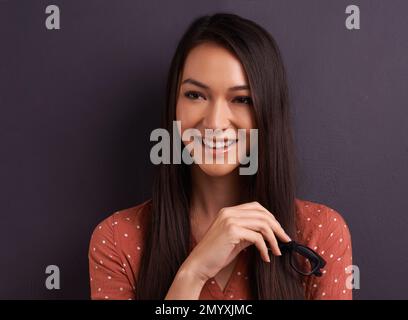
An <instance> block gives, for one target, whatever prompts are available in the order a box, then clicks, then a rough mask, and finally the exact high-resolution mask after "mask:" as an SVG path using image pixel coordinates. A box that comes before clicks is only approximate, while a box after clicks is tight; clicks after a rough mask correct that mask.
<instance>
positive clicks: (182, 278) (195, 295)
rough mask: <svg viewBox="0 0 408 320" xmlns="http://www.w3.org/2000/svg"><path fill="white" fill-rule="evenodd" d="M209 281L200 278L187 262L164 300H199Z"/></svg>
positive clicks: (179, 271)
mask: <svg viewBox="0 0 408 320" xmlns="http://www.w3.org/2000/svg"><path fill="white" fill-rule="evenodd" d="M206 281H207V279H205V278H204V277H200V276H199V275H198V274H197V273H196V272H195V271H194V269H193V267H192V265H191V264H190V263H189V262H188V261H187V260H186V261H185V262H184V263H183V264H182V266H181V267H180V269H179V270H178V272H177V274H176V276H175V277H174V280H173V283H172V284H171V287H170V289H169V291H168V292H167V295H166V297H165V298H164V300H199V298H200V293H201V290H202V288H203V286H204V284H205V282H206Z"/></svg>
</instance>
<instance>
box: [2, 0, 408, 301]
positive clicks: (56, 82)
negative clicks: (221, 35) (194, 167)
mask: <svg viewBox="0 0 408 320" xmlns="http://www.w3.org/2000/svg"><path fill="white" fill-rule="evenodd" d="M49 4H56V5H58V6H59V7H60V9H61V30H58V31H48V30H46V28H45V25H44V22H45V18H46V15H45V12H44V10H45V7H46V6H47V5H49ZM349 4H356V5H359V7H360V10H361V29H360V30H358V31H356V30H355V31H349V30H347V29H346V28H345V25H344V21H345V18H346V14H345V8H346V6H347V5H349ZM216 11H227V12H234V13H238V14H240V15H242V16H244V17H247V18H250V19H253V20H255V21H256V22H258V23H259V24H261V25H262V26H264V27H265V28H267V29H268V30H269V31H270V32H271V33H272V35H273V36H274V37H275V39H276V40H277V42H278V44H279V46H280V48H281V51H282V53H283V56H284V60H285V63H286V67H287V72H288V76H289V85H290V89H291V98H292V111H293V115H294V125H295V134H296V145H297V150H298V159H299V164H300V167H299V194H298V196H299V197H300V198H303V199H308V200H311V201H316V202H320V203H324V204H326V205H328V206H330V207H332V208H334V209H336V210H338V211H339V212H340V213H341V214H342V215H343V216H344V218H345V219H346V221H347V222H348V224H349V227H350V230H351V233H352V240H353V249H354V263H355V264H357V265H358V266H359V268H360V272H361V289H360V290H359V291H357V292H355V298H358V299H379V298H386V299H390V298H405V299H406V298H408V290H407V289H408V275H407V270H408V255H407V249H406V246H407V244H408V232H407V231H408V230H407V227H408V218H407V208H408V195H407V190H408V126H407V116H408V111H407V105H408V104H407V101H408V90H407V89H408V88H407V83H408V70H407V65H408V37H407V30H408V19H407V16H408V2H407V1H405V0H393V1H385V0H383V1H379V0H364V1H363V0H362V1H343V0H338V1H334V0H333V1H324V0H319V1H317V0H308V1H304V0H298V1H295V0H292V1H283V0H282V1H272V0H270V1H266V0H263V1H259V0H234V1H232V0H231V1H208V0H206V1H188V0H185V1H180V0H178V1H175V0H173V1H157V0H156V1H152V0H149V1H147V0H146V1H142V0H138V1H132V0H121V1H113V0H111V1H108V0H98V1H97V0H83V1H67V0H65V1H62V0H59V1H57V0H53V1H51V0H50V1H43V0H41V1H40V0H36V1H34V0H30V1H29V0H25V1H24V0H1V1H0V41H1V42H0V148H1V149H0V150H1V151H0V152H1V154H0V164H1V166H0V204H1V209H0V210H1V220H0V221H1V222H0V226H1V232H0V246H1V254H0V298H3V299H4V298H24V299H26V298H36V299H45V298H47V299H61V298H69V299H71V298H76V299H87V298H88V296H89V290H88V265H87V249H88V242H89V238H90V234H91V232H92V230H93V228H94V226H95V225H96V224H97V223H98V222H99V221H100V220H102V219H103V218H105V217H107V216H108V215H110V214H111V213H113V212H114V211H116V210H118V209H124V208H127V207H130V206H133V205H135V204H137V203H139V202H141V201H143V200H145V199H147V198H148V197H149V196H150V186H151V176H152V165H151V164H150V161H149V150H150V147H151V144H150V142H149V135H150V132H151V130H153V129H154V128H157V127H158V126H159V113H160V108H161V106H162V103H163V100H164V97H163V96H164V87H165V77H166V73H167V68H168V66H169V62H170V59H171V55H172V54H173V51H174V49H175V45H176V43H177V41H178V40H179V37H180V36H181V34H182V32H183V31H184V30H185V28H186V27H187V25H188V24H189V23H190V22H191V21H192V20H193V19H194V18H195V17H197V16H198V15H202V14H205V13H214V12H216ZM50 264H56V265H58V266H59V267H60V269H61V290H59V291H48V290H47V289H46V288H45V286H44V281H45V277H46V275H45V267H46V266H47V265H50Z"/></svg>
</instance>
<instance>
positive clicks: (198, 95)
mask: <svg viewBox="0 0 408 320" xmlns="http://www.w3.org/2000/svg"><path fill="white" fill-rule="evenodd" d="M184 96H185V97H186V98H188V99H191V100H197V99H199V98H203V99H204V97H203V95H202V94H201V93H199V92H196V91H187V92H186V93H184Z"/></svg>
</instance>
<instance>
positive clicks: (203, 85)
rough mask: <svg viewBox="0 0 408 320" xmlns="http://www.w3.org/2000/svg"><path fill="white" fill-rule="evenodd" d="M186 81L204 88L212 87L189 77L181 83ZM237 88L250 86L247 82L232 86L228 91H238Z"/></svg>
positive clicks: (244, 88)
mask: <svg viewBox="0 0 408 320" xmlns="http://www.w3.org/2000/svg"><path fill="white" fill-rule="evenodd" d="M185 83H190V84H193V85H195V86H197V87H200V88H203V89H210V87H209V86H207V85H206V84H204V83H202V82H200V81H197V80H194V79H192V78H187V79H186V80H184V81H183V82H182V83H181V84H185ZM237 90H249V86H248V85H246V84H243V85H239V86H233V87H231V88H228V91H237Z"/></svg>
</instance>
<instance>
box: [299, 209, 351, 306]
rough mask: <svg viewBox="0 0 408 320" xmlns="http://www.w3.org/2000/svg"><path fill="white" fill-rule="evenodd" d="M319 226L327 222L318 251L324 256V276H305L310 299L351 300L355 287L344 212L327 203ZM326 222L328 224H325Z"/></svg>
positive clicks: (349, 240) (307, 294)
mask: <svg viewBox="0 0 408 320" xmlns="http://www.w3.org/2000/svg"><path fill="white" fill-rule="evenodd" d="M325 211H326V212H325V213H324V214H322V215H321V216H322V217H324V218H323V219H322V221H321V225H319V227H320V226H321V227H323V226H325V228H324V229H323V228H322V229H323V230H325V231H324V232H323V231H322V233H321V234H320V239H319V249H318V253H319V255H321V256H322V257H323V259H325V261H326V266H325V267H324V268H323V269H322V272H323V274H322V276H321V277H316V276H310V277H308V279H307V280H306V296H307V298H308V299H311V300H322V299H330V300H351V299H352V288H349V285H347V283H349V282H350V280H349V277H350V276H351V273H350V271H349V270H348V267H349V266H351V265H352V247H351V236H350V232H349V229H348V226H347V224H346V222H345V221H344V219H343V218H342V216H341V215H340V214H339V213H338V212H336V211H335V210H333V209H331V208H328V207H326V209H325ZM324 224H325V225H324Z"/></svg>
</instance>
